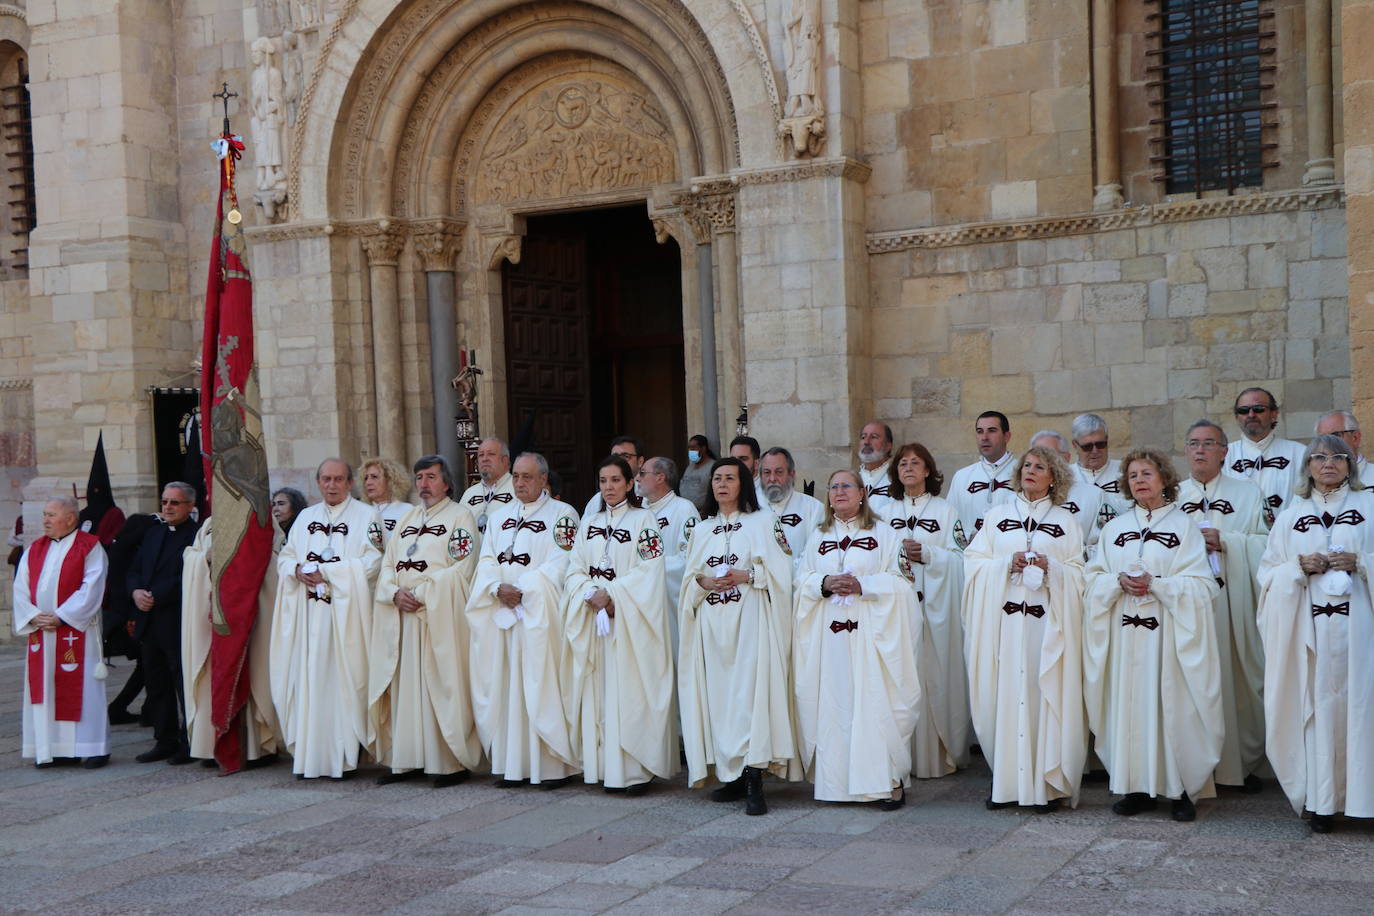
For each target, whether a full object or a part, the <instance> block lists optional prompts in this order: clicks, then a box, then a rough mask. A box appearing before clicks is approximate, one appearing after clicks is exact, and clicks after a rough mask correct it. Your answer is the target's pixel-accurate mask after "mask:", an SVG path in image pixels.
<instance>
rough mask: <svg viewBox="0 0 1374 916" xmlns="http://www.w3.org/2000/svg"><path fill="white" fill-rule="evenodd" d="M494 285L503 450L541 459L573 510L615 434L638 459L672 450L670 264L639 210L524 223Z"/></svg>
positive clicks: (676, 410) (678, 361) (674, 338)
mask: <svg viewBox="0 0 1374 916" xmlns="http://www.w3.org/2000/svg"><path fill="white" fill-rule="evenodd" d="M501 285H502V294H503V299H504V303H505V326H506V380H507V382H506V384H507V400H508V403H509V417H508V419H509V422H510V427H509V428H510V430H511V440H512V445H515V446H517V447H524V448H527V449H532V450H534V451H538V452H541V453H542V454H543V455H544V456H545V457H546V458H547V459H548V461H549V466H550V468H551V469H553V470H555V471H557V472H558V473H559V475H560V476H561V477H562V480H563V498H564V499H565V500H567V501H568V502H570V503H572V504H573V505H574V506H577V507H578V508H581V506H582V505H583V503H585V502H586V500H587V499H588V497H590V496H591V495H592V493H593V492H595V490H596V480H595V473H594V471H595V466H596V464H597V462H598V461H600V460H601V458H603V457H604V456H605V455H606V454H607V453H608V452H609V451H610V442H611V439H612V438H614V437H615V436H617V435H620V434H630V435H635V436H638V437H639V438H640V439H641V440H643V442H644V445H645V451H646V452H647V453H648V456H651V455H675V454H677V453H678V452H679V451H680V450H681V448H682V443H683V442H684V441H685V440H686V438H687V408H686V372H685V367H684V364H683V351H682V267H681V260H680V256H679V252H678V247H677V243H676V242H675V241H673V240H671V239H669V240H668V241H667V242H666V243H664V244H661V245H660V244H659V243H658V242H657V241H656V240H655V238H654V231H653V224H652V223H651V222H650V221H649V218H648V215H647V212H646V210H645V207H644V205H643V204H640V205H638V206H630V207H616V208H614V209H607V210H589V211H581V212H577V213H561V214H556V215H550V216H533V217H529V218H528V220H527V222H526V233H525V238H524V242H523V244H522V246H521V257H520V263H519V264H514V265H513V264H509V263H507V264H504V265H503V266H502V284H501ZM646 457H647V456H646Z"/></svg>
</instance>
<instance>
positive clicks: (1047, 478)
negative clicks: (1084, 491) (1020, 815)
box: [964, 446, 1088, 811]
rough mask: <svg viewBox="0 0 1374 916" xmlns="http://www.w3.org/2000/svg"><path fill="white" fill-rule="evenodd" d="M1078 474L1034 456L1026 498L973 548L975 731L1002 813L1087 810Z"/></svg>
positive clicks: (1022, 490) (969, 649)
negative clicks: (1071, 498) (1074, 494)
mask: <svg viewBox="0 0 1374 916" xmlns="http://www.w3.org/2000/svg"><path fill="white" fill-rule="evenodd" d="M1072 484H1073V477H1072V474H1071V472H1070V471H1069V469H1068V467H1067V466H1066V465H1065V464H1064V462H1063V460H1062V459H1061V458H1060V457H1059V455H1058V454H1057V453H1056V452H1055V451H1054V450H1052V449H1048V448H1045V447H1043V446H1036V447H1033V448H1031V449H1028V450H1027V451H1026V453H1025V454H1023V455H1022V456H1021V459H1020V461H1018V462H1017V466H1016V469H1015V470H1014V472H1013V473H1012V487H1013V489H1015V490H1016V493H1017V495H1016V498H1015V499H1014V500H1013V501H1011V502H1005V503H1000V504H998V505H995V506H993V507H991V508H990V509H989V510H988V513H987V515H986V516H984V518H983V527H982V528H981V529H979V531H978V534H977V536H976V537H974V539H973V542H972V543H971V544H969V545H968V548H967V549H966V550H965V551H964V582H965V585H964V634H965V639H964V650H965V654H966V656H967V664H968V676H969V700H970V703H971V705H972V708H973V727H974V729H975V730H976V732H977V734H978V743H979V744H980V745H981V746H982V749H983V756H984V757H985V758H987V761H988V766H989V767H990V768H991V769H992V792H991V793H990V794H989V796H988V799H987V802H986V804H987V807H988V808H990V809H996V808H1006V807H1009V806H1011V805H1022V806H1027V807H1034V808H1035V809H1036V810H1038V811H1053V810H1055V809H1057V808H1058V807H1059V806H1060V803H1061V801H1062V800H1063V799H1066V798H1067V799H1068V800H1069V804H1070V805H1075V806H1076V805H1077V804H1078V789H1079V785H1080V783H1081V782H1082V778H1083V765H1084V763H1085V762H1086V760H1087V755H1088V732H1087V723H1086V721H1085V718H1084V715H1083V671H1082V659H1083V656H1082V636H1081V634H1082V630H1083V627H1082V613H1083V602H1082V595H1083V532H1082V528H1081V527H1080V526H1079V524H1078V522H1077V520H1076V519H1075V518H1074V515H1073V513H1072V512H1070V511H1069V510H1068V509H1066V508H1064V506H1063V503H1064V501H1065V500H1066V499H1067V498H1068V495H1069V489H1070V488H1071V486H1072Z"/></svg>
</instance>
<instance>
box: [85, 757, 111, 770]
mask: <svg viewBox="0 0 1374 916" xmlns="http://www.w3.org/2000/svg"><path fill="white" fill-rule="evenodd" d="M109 762H110V755H109V754H98V755H96V756H94V757H86V758H84V759H83V760H82V761H81V765H82V766H83V767H85V768H86V769H88V770H98V769H100V768H101V767H103V766H105V765H106V764H107V763H109Z"/></svg>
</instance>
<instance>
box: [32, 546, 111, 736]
mask: <svg viewBox="0 0 1374 916" xmlns="http://www.w3.org/2000/svg"><path fill="white" fill-rule="evenodd" d="M79 541H82V542H83V544H82V546H81V547H78V546H77V544H78V542H79ZM85 541H91V542H94V541H95V538H94V536H92V535H89V534H86V533H85V532H80V531H74V532H72V533H71V534H68V535H67V536H66V537H63V538H58V539H52V538H47V537H40V538H39V539H38V540H37V541H35V542H34V543H33V544H31V545H29V549H28V550H26V551H24V557H23V559H21V560H20V561H19V568H18V569H17V570H15V578H14V631H15V633H17V634H19V635H20V636H24V637H27V642H28V652H27V653H26V659H27V660H28V664H27V665H26V671H25V677H24V748H23V756H24V757H26V758H33V760H34V762H35V763H46V762H48V761H50V760H52V759H53V758H55V757H98V756H101V755H104V754H108V753H109V752H110V736H109V720H108V718H107V717H106V713H105V682H104V681H103V680H98V679H97V678H96V669H97V668H98V667H100V663H101V662H100V659H101V654H102V648H101V646H102V640H101V632H100V602H101V599H102V598H103V597H104V595H105V574H106V571H107V569H108V564H107V562H106V559H105V551H104V550H103V549H102V548H101V546H100V544H99V543H98V542H96V543H89V544H86V543H84V542H85ZM74 547H76V552H73V548H74ZM83 548H84V549H86V550H87V552H86V555H85V558H84V560H83V559H81V556H80V553H81V550H82V549H83ZM69 554H70V555H71V558H70V561H69V560H68V555H69ZM44 612H47V613H53V612H56V613H57V616H58V617H59V618H60V619H61V620H62V622H63V624H65V626H59V627H58V628H57V629H56V630H41V629H39V627H38V625H37V624H36V623H34V618H35V617H37V616H38V615H39V614H40V613H44ZM78 683H79V685H80V693H79V696H76V685H77V684H78ZM68 697H75V699H74V700H70V701H69V700H67V699H65V698H68ZM69 702H76V703H77V704H78V705H77V706H75V707H74V708H73V707H69V706H68V703H69ZM64 707H67V708H64Z"/></svg>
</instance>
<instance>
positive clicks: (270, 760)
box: [202, 751, 281, 770]
mask: <svg viewBox="0 0 1374 916" xmlns="http://www.w3.org/2000/svg"><path fill="white" fill-rule="evenodd" d="M280 759H281V757H280V755H278V754H277V752H276V751H273V752H272V753H270V754H263V755H262V756H261V757H256V758H254V759H252V760H245V761H244V763H243V768H244V769H245V770H257V769H261V768H262V767H270V766H271V765H272V764H274V763H276V762H277V761H278V760H280ZM212 763H214V761H213V760H209V761H205V762H204V763H203V764H202V765H203V766H209V765H210V764H212Z"/></svg>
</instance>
